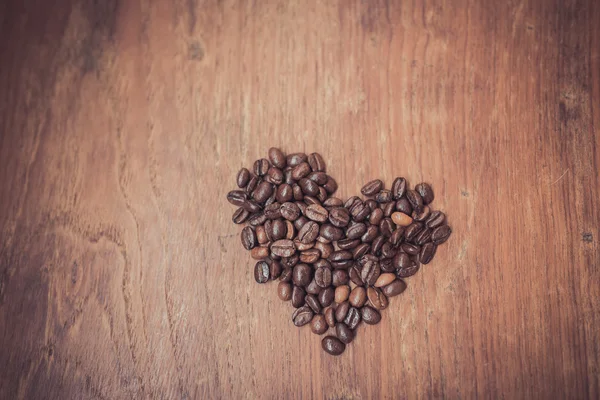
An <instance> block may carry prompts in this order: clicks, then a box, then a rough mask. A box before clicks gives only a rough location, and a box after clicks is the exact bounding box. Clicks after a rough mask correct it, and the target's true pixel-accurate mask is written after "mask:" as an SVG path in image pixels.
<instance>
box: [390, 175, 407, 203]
mask: <svg viewBox="0 0 600 400" xmlns="http://www.w3.org/2000/svg"><path fill="white" fill-rule="evenodd" d="M406 186H407V185H406V179H404V178H401V177H398V178H396V179H394V183H393V184H392V197H393V198H394V200H400V199H401V198H402V197H403V196H404V194H405V193H406Z"/></svg>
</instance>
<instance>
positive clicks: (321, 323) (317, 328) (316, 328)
mask: <svg viewBox="0 0 600 400" xmlns="http://www.w3.org/2000/svg"><path fill="white" fill-rule="evenodd" d="M328 328H329V327H328V326H327V321H325V317H324V316H323V315H320V314H319V315H315V316H314V317H313V319H312V321H310V330H311V331H312V333H314V334H315V335H322V334H324V333H325V332H327V329H328Z"/></svg>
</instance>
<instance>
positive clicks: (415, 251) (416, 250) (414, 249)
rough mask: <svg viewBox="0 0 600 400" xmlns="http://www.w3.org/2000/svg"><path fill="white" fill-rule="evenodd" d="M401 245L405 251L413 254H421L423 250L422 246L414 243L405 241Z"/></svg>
mask: <svg viewBox="0 0 600 400" xmlns="http://www.w3.org/2000/svg"><path fill="white" fill-rule="evenodd" d="M401 247H402V251H404V252H405V253H407V254H409V255H411V256H416V255H417V254H419V253H420V252H421V248H420V247H419V246H415V245H414V244H410V243H403V244H402V246H401Z"/></svg>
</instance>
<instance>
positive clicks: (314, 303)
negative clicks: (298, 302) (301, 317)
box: [304, 294, 321, 314]
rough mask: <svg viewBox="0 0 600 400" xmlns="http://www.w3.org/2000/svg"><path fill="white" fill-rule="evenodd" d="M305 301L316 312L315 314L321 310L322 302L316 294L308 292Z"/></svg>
mask: <svg viewBox="0 0 600 400" xmlns="http://www.w3.org/2000/svg"><path fill="white" fill-rule="evenodd" d="M304 301H305V302H306V304H307V305H308V306H309V307H310V308H311V310H313V311H314V312H315V314H318V313H320V312H321V304H320V303H319V300H318V299H317V296H315V295H314V294H307V295H306V297H305V298H304Z"/></svg>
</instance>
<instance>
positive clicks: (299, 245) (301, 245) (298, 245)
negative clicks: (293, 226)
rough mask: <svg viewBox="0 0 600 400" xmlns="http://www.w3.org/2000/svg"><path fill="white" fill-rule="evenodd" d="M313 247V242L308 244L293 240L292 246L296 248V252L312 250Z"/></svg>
mask: <svg viewBox="0 0 600 400" xmlns="http://www.w3.org/2000/svg"><path fill="white" fill-rule="evenodd" d="M314 245H315V242H310V243H302V242H301V241H299V240H297V239H296V240H294V246H296V250H298V251H299V252H302V251H305V250H309V249H312V248H313V247H314Z"/></svg>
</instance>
